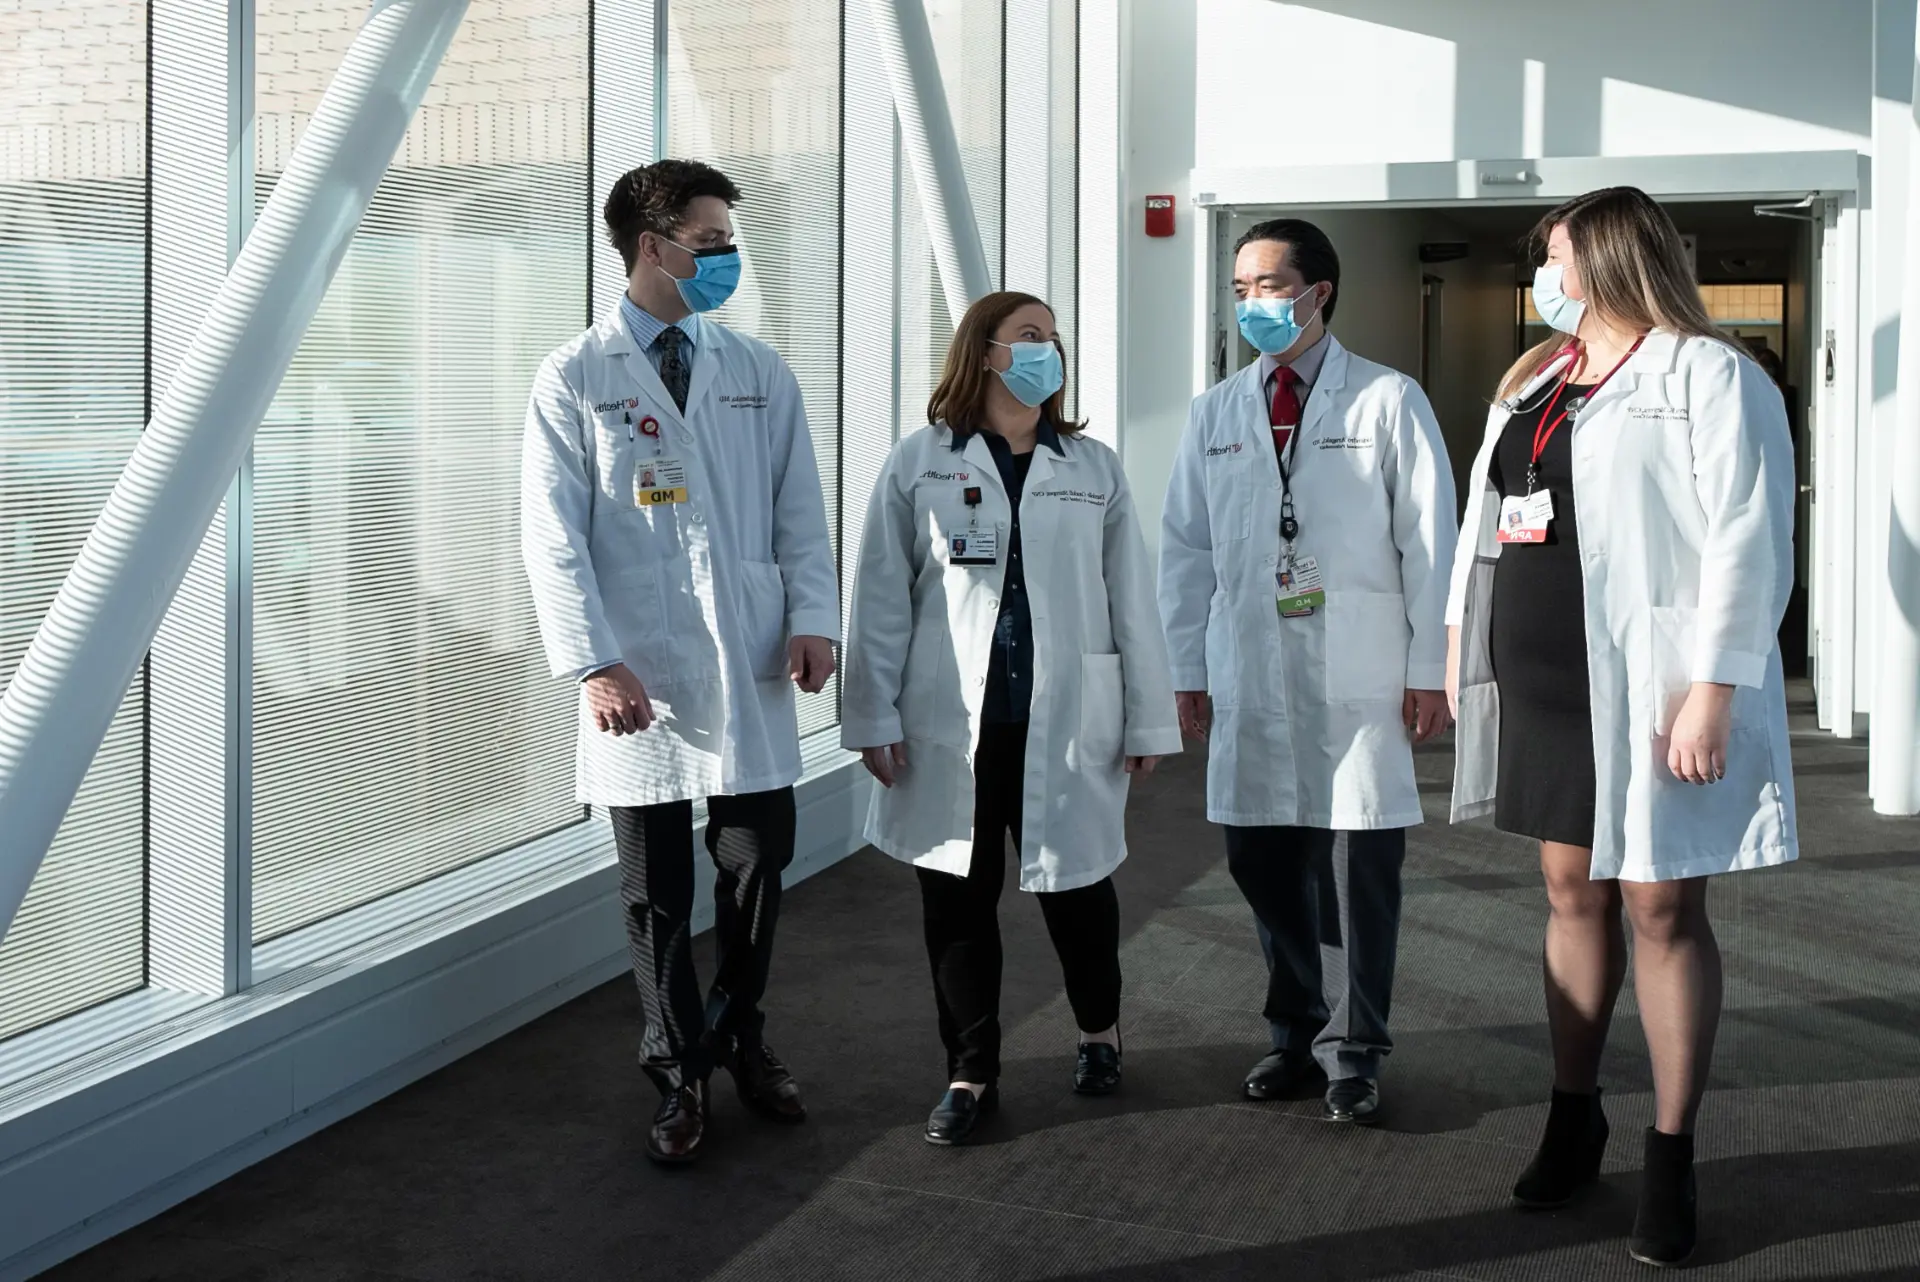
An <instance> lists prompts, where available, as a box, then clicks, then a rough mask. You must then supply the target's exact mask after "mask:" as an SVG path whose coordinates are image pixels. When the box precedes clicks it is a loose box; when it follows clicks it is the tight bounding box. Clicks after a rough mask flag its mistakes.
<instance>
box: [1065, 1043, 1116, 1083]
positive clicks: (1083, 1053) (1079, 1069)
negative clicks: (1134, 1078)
mask: <svg viewBox="0 0 1920 1282" xmlns="http://www.w3.org/2000/svg"><path fill="white" fill-rule="evenodd" d="M1119 1088H1120V1049H1119V1048H1118V1047H1117V1046H1109V1045H1107V1044H1106V1043H1105V1042H1081V1043H1080V1058H1079V1059H1078V1060H1077V1061H1075V1063H1074V1066H1073V1089H1074V1093H1075V1094H1077V1095H1111V1094H1113V1093H1114V1092H1115V1091H1116V1090H1118V1089H1119Z"/></svg>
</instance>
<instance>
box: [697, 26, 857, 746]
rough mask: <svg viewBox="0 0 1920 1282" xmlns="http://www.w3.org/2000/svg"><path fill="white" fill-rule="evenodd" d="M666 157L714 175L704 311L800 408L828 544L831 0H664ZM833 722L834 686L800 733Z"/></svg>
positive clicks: (834, 465) (836, 92)
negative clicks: (770, 356) (760, 350)
mask: <svg viewBox="0 0 1920 1282" xmlns="http://www.w3.org/2000/svg"><path fill="white" fill-rule="evenodd" d="M667 25H668V43H667V92H668V105H667V127H668V146H667V153H668V154H669V155H672V156H676V157H682V158H685V159H689V160H701V161H705V162H706V163H708V164H710V165H713V166H715V167H716V168H718V169H720V170H721V171H723V172H724V173H725V174H726V175H727V176H728V177H729V178H731V179H733V181H734V183H735V184H736V185H737V186H738V187H739V188H740V190H741V193H742V196H743V199H742V200H741V203H740V206H739V208H737V209H735V210H734V212H733V221H734V227H735V230H736V233H737V235H738V239H739V243H740V247H741V251H742V254H743V256H744V257H745V259H746V264H747V270H746V272H745V274H744V276H743V278H742V280H741V283H740V289H739V292H738V293H736V294H735V295H734V299H733V301H732V302H730V303H728V304H727V306H726V307H724V308H722V309H721V310H720V311H719V312H718V313H716V315H717V317H718V319H719V320H720V321H721V322H722V323H724V324H727V325H730V326H732V327H734V328H735V329H737V330H739V331H741V332H742V333H746V334H751V335H753V336H754V337H755V338H758V339H761V340H762V341H764V342H767V343H771V344H772V345H773V347H774V349H775V350H777V351H778V352H779V353H780V355H781V356H783V357H785V358H786V361H787V364H788V365H790V366H792V368H793V373H794V377H795V379H797V380H798V381H799V384H800V394H801V397H802V399H803V400H804V401H805V403H806V408H807V425H808V427H809V429H810V430H811V431H812V434H813V449H814V456H815V459H816V461H817V462H818V463H819V466H820V480H821V486H822V489H823V490H824V492H825V495H826V504H827V521H828V525H829V528H830V530H831V531H832V535H833V542H834V548H835V551H836V553H837V552H838V550H839V546H840V522H839V506H840V502H839V476H840V0H673V3H672V4H670V5H668V6H667ZM837 724H839V691H838V686H837V683H836V684H834V685H829V686H828V688H827V689H826V690H824V691H822V692H821V693H820V694H817V695H802V696H800V733H801V734H803V735H805V734H811V733H813V732H815V731H819V730H826V729H829V728H831V727H833V726H835V725H837Z"/></svg>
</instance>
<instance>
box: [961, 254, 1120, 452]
mask: <svg viewBox="0 0 1920 1282" xmlns="http://www.w3.org/2000/svg"><path fill="white" fill-rule="evenodd" d="M1029 304H1037V305H1039V306H1041V307H1046V308H1047V314H1048V315H1052V314H1053V308H1051V307H1047V304H1046V303H1045V302H1044V301H1043V300H1041V299H1038V298H1035V297H1034V296H1033V295H1032V294H1021V293H1016V292H1014V291H1011V290H1008V291H1003V292H1001V293H998V294H988V295H987V296H986V297H985V298H982V299H980V300H978V301H977V302H975V303H974V304H973V306H971V307H969V308H967V314H966V315H965V316H963V317H961V318H960V325H959V328H957V329H956V330H955V331H954V334H953V343H952V345H951V346H949V347H948V348H947V365H946V368H945V369H944V370H943V371H941V374H940V383H939V386H937V387H935V388H934V389H933V396H932V397H931V398H929V399H928V401H927V422H928V423H945V424H946V425H947V427H948V428H950V429H951V430H952V432H953V434H954V435H955V436H959V437H966V436H970V435H972V434H973V433H974V432H978V431H980V430H981V429H982V428H984V427H985V426H986V425H987V389H988V388H989V386H990V384H989V383H988V382H987V380H988V379H990V378H995V377H997V375H995V373H994V372H993V370H991V369H989V368H988V367H987V348H988V347H989V346H990V345H991V343H992V340H993V336H994V335H995V334H997V333H999V332H1000V326H1001V324H1002V323H1003V322H1004V321H1005V320H1006V319H1007V317H1009V316H1011V315H1013V314H1014V313H1015V312H1017V311H1019V310H1020V309H1021V308H1022V307H1026V306H1028V305H1029ZM1053 345H1054V346H1055V347H1057V348H1059V349H1060V359H1061V363H1062V364H1065V362H1066V357H1067V349H1066V345H1065V344H1063V343H1062V342H1061V341H1060V340H1059V339H1058V338H1055V339H1054V340H1053ZM1040 413H1041V414H1042V415H1043V416H1045V418H1046V420H1047V421H1048V422H1049V423H1051V424H1053V430H1054V431H1056V432H1059V433H1060V434H1061V435H1063V436H1071V435H1073V434H1074V433H1076V432H1078V431H1080V429H1081V428H1083V427H1085V426H1086V424H1084V423H1076V422H1074V421H1073V420H1072V419H1070V418H1068V417H1067V385H1066V383H1065V382H1064V381H1062V382H1061V384H1060V390H1059V391H1057V392H1055V393H1054V394H1053V395H1052V396H1050V397H1048V398H1047V400H1046V402H1045V403H1044V404H1042V405H1041V406H1040Z"/></svg>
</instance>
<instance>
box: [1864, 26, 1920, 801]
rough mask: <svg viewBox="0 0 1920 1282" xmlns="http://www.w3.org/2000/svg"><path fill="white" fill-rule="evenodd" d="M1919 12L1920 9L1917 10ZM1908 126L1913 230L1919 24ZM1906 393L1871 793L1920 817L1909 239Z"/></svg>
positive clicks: (1917, 465) (1917, 467) (1903, 351)
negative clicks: (1912, 96)
mask: <svg viewBox="0 0 1920 1282" xmlns="http://www.w3.org/2000/svg"><path fill="white" fill-rule="evenodd" d="M1916 9H1920V6H1916ZM1914 59H1915V62H1914V79H1913V89H1914V100H1913V117H1912V119H1911V121H1910V122H1909V124H1908V127H1907V175H1908V178H1907V214H1906V216H1907V229H1908V231H1910V232H1913V231H1920V24H1916V28H1915V32H1914ZM1900 315H1901V318H1902V319H1901V324H1900V367H1899V368H1900V387H1899V391H1898V393H1897V395H1898V398H1899V412H1898V413H1897V414H1896V415H1895V421H1896V422H1897V424H1898V427H1897V429H1896V432H1895V436H1894V440H1893V459H1892V468H1891V472H1892V478H1891V486H1890V489H1891V494H1890V496H1889V500H1888V502H1889V512H1888V518H1887V555H1886V560H1885V568H1884V570H1883V575H1884V577H1883V578H1882V579H1881V585H1882V586H1881V591H1882V600H1881V605H1880V609H1879V610H1878V611H1877V613H1878V614H1879V616H1880V617H1879V627H1878V629H1877V631H1878V632H1879V637H1878V643H1879V644H1878V645H1877V647H1876V649H1877V651H1878V654H1877V657H1876V661H1875V671H1874V682H1873V686H1874V694H1873V721H1872V726H1871V729H1870V730H1869V732H1868V733H1869V736H1870V739H1869V744H1870V747H1869V751H1870V754H1871V755H1870V761H1869V773H1870V775H1871V779H1870V781H1869V791H1870V792H1871V793H1872V794H1873V808H1874V809H1875V810H1877V811H1879V812H1880V813H1881V814H1883V815H1911V814H1920V240H1916V239H1915V238H1913V237H1912V236H1909V237H1908V247H1907V264H1906V278H1905V280H1904V281H1903V282H1902V290H1901V295H1900Z"/></svg>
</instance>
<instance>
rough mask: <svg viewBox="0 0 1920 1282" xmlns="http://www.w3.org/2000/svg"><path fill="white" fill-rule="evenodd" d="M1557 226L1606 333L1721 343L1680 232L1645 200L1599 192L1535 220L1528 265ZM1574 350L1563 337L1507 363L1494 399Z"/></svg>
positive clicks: (1642, 195)
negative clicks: (1610, 328)
mask: <svg viewBox="0 0 1920 1282" xmlns="http://www.w3.org/2000/svg"><path fill="white" fill-rule="evenodd" d="M1562 225H1565V227H1566V229H1567V239H1568V240H1570V241H1572V242H1573V261H1574V264H1575V266H1576V267H1578V268H1579V271H1580V285H1581V288H1582V289H1583V290H1584V292H1585V293H1586V296H1587V307H1588V309H1589V310H1591V311H1592V312H1594V313H1595V314H1596V315H1598V316H1600V317H1601V318H1602V319H1604V320H1605V321H1606V322H1607V323H1608V324H1609V325H1616V326H1619V327H1620V328H1622V329H1631V330H1636V331H1638V332H1640V333H1646V332H1648V331H1650V330H1655V329H1663V330H1666V331H1667V332H1668V333H1672V334H1678V335H1680V336H1681V337H1683V338H1710V339H1714V340H1716V341H1718V342H1723V343H1724V342H1726V341H1727V340H1726V336H1725V335H1724V334H1722V333H1721V332H1720V331H1719V330H1718V329H1716V328H1715V327H1714V324H1713V320H1712V318H1711V317H1709V316H1708V315H1707V308H1706V304H1704V303H1702V302H1701V301H1700V287H1699V285H1698V284H1696V283H1695V282H1694V279H1693V272H1692V271H1691V270H1690V269H1689V268H1688V266H1687V250H1686V246H1685V244H1684V243H1683V242H1682V241H1681V239H1680V232H1679V230H1678V229H1677V228H1676V227H1674V225H1673V219H1671V218H1669V217H1668V216H1667V211H1666V210H1664V209H1662V208H1661V207H1660V206H1659V204H1658V203H1657V202H1656V201H1655V200H1654V199H1653V197H1651V196H1649V195H1647V193H1646V192H1644V191H1641V190H1640V189H1639V188H1638V187H1605V188H1602V189H1601V190H1599V191H1590V192H1588V193H1587V194H1586V195H1584V196H1575V197H1574V198H1573V199H1572V200H1569V201H1568V202H1567V203H1566V204H1564V205H1562V206H1560V207H1559V208H1558V209H1556V210H1554V211H1553V212H1552V213H1550V214H1548V215H1547V216H1546V217H1545V218H1542V219H1541V220H1540V222H1539V223H1538V225H1536V226H1535V227H1534V229H1533V231H1532V233H1531V234H1529V236H1528V237H1527V241H1528V247H1529V249H1530V250H1531V252H1532V256H1533V261H1534V262H1536V263H1537V262H1542V261H1544V260H1545V258H1546V253H1547V238H1548V237H1549V236H1551V235H1552V234H1553V229H1554V228H1555V227H1559V226H1562ZM1578 346H1579V340H1578V339H1575V338H1570V337H1568V336H1567V335H1565V334H1555V335H1554V336H1553V337H1551V338H1549V339H1548V340H1547V341H1546V342H1544V343H1541V344H1540V345H1539V346H1537V347H1535V348H1534V349H1533V350H1532V351H1529V352H1528V353H1526V355H1524V356H1522V357H1521V358H1520V359H1519V360H1518V361H1515V362H1514V365H1513V368H1512V369H1510V370H1508V371H1507V376H1506V377H1505V378H1503V379H1501V380H1500V391H1499V394H1498V395H1499V397H1508V396H1512V395H1513V394H1514V393H1515V392H1518V391H1519V390H1520V389H1521V388H1523V387H1525V386H1526V385H1527V383H1529V382H1530V381H1532V379H1533V378H1534V377H1535V376H1536V375H1538V374H1539V373H1540V371H1541V370H1543V369H1545V368H1546V367H1547V366H1548V365H1549V364H1550V363H1552V361H1553V359H1554V358H1555V357H1556V356H1558V355H1559V354H1560V353H1561V352H1563V351H1566V350H1568V348H1569V347H1572V348H1578Z"/></svg>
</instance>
